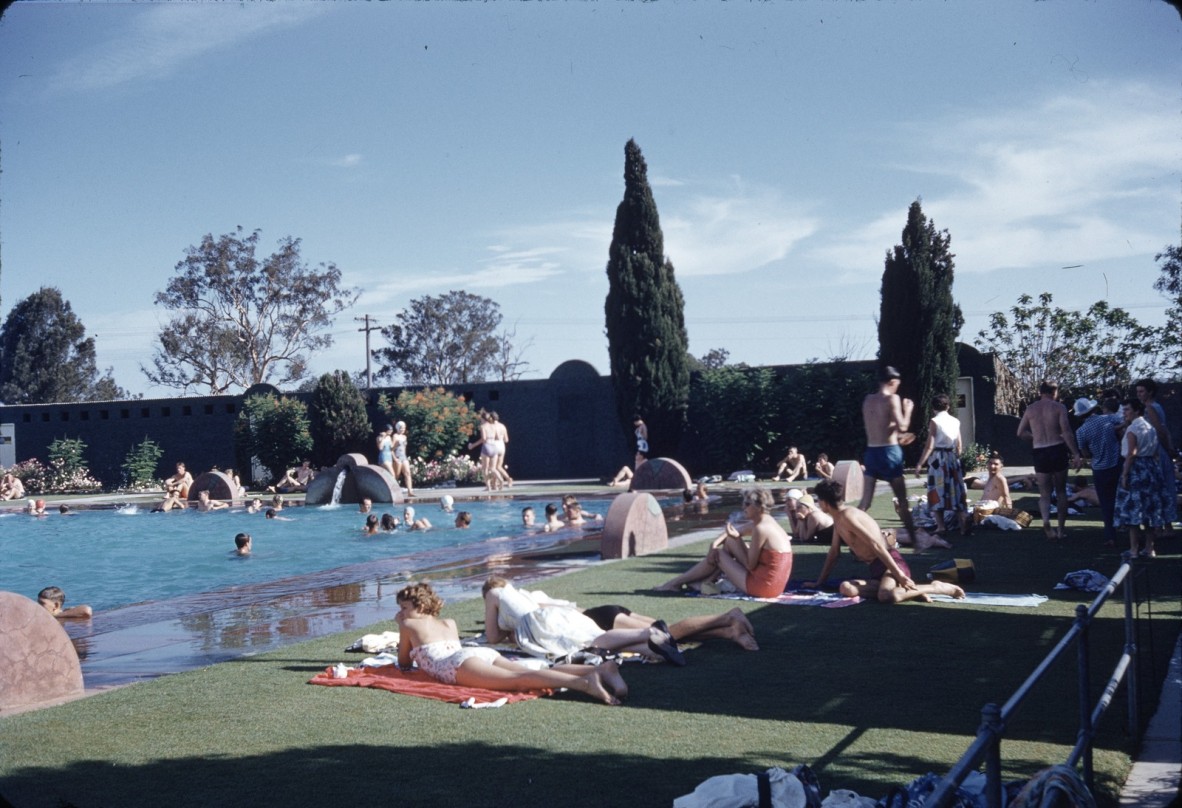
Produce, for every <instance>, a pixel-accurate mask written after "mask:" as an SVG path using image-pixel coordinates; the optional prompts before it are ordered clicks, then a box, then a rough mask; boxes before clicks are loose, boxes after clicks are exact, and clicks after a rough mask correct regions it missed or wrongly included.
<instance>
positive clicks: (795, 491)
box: [785, 488, 804, 499]
mask: <svg viewBox="0 0 1182 808" xmlns="http://www.w3.org/2000/svg"><path fill="white" fill-rule="evenodd" d="M785 496H786V497H788V499H800V498H801V497H803V496H804V492H803V491H801V490H800V489H799V488H789V489H788V493H787V494H785Z"/></svg>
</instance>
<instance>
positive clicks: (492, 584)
mask: <svg viewBox="0 0 1182 808" xmlns="http://www.w3.org/2000/svg"><path fill="white" fill-rule="evenodd" d="M483 594H484V633H485V636H486V637H487V638H488V641H489V642H491V643H496V642H500V641H501V640H502V639H506V638H508V639H511V640H513V641H514V642H516V643H517V645H518V647H520V648H521V650H523V651H525V652H526V653H527V654H532V655H533V656H538V657H548V658H552V659H560V658H562V657H565V656H569V655H571V654H573V653H575V652H576V651H581V650H583V649H584V648H602V649H603V650H605V651H621V652H623V651H628V652H631V653H636V654H640V655H642V656H645V657H648V658H649V659H652V660H661V659H664V660H665V661H667V662H672V663H673V664H674V665H684V664H685V657H684V656H682V654H681V649H679V648H678V647H677V643H676V642H675V641H674V639H673V636H672V635H671V633H670V632H669V627H668V626H666V625H665V623H664V622H663V621H660V620H658V621H656V622H655V623H653V624H652V625H647V626H644V627H635V628H634V627H629V628H612V629H607V630H605V629H603V628H600V626H599V625H598V624H597V623H596V622H595V620H593V619H592V618H590V617H588V616H586V615H585V614H583V613H582V612H581V611H579V609H578V608H577V607H576V606H575V605H574V604H573V603H571V602H570V601H565V600H555V599H553V598H550V597H548V596H547V595H546V593H545V592H528V591H526V590H524V589H518V588H517V587H515V586H513V584H511V583H510V582H509V581H507V580H505V579H504V578H499V577H497V576H495V575H494V576H492V577H491V578H489V579H488V580H487V581H485V582H484V588H483Z"/></svg>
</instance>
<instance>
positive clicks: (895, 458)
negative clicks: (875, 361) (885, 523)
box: [843, 365, 915, 536]
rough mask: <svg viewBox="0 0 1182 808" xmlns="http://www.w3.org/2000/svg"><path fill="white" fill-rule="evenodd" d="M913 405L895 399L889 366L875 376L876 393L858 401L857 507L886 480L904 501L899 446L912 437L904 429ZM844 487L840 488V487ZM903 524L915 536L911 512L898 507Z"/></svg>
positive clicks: (894, 377) (895, 381)
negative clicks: (861, 451)
mask: <svg viewBox="0 0 1182 808" xmlns="http://www.w3.org/2000/svg"><path fill="white" fill-rule="evenodd" d="M914 407H915V405H914V404H913V403H912V401H911V399H909V398H899V371H897V370H895V369H894V368H893V367H891V366H890V365H887V366H886V367H884V368H883V369H882V372H881V373H880V374H879V377H878V392H877V393H871V394H870V395H868V396H866V398H864V399H863V400H862V422H863V424H865V426H866V454H865V455H864V456H863V458H862V465H863V472H862V475H863V480H862V501H861V502H860V503H858V508H859V509H860V510H863V511H864V510H866V509H867V508H869V507H870V503H871V502H873V501H874V484H875V483H876V482H878V481H879V480H886V481H887V482H889V483H890V484H891V490H892V491H894V492H895V499H897V500H898V501H899V502H906V501H907V484H906V483H905V482H904V481H903V448H902V447H903V446H906V445H907V444H908V443H911V442H912V441H914V440H915V435H913V434H912V433H910V432H908V431H907V428H908V427H909V426H910V425H911V411H912V410H913V409H914ZM843 490H844V489H843ZM899 516H900V517H902V519H903V526H904V527H906V528H907V532H908V533H909V534H911V535H912V536H914V535H915V522H914V520H912V518H911V511H910V510H908V509H907V508H900V509H899Z"/></svg>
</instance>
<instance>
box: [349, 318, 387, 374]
mask: <svg viewBox="0 0 1182 808" xmlns="http://www.w3.org/2000/svg"><path fill="white" fill-rule="evenodd" d="M353 319H354V320H356V321H357V322H359V323H365V325H363V326H362V327H361V328H358V329H357V330H358V331H364V332H365V389H366V390H369V389H370V388H372V387H373V374H372V373H371V372H370V369H369V332H370V331H373V330H375V329H378V328H381V326H380V325H378V324H377V322H376V321H373V325H370V322H371V321H372V320H373V318H371V317H370V316H369V315H368V314H365V315H362V316H361V317H354V318H353Z"/></svg>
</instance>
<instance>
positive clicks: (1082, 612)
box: [1075, 603, 1093, 789]
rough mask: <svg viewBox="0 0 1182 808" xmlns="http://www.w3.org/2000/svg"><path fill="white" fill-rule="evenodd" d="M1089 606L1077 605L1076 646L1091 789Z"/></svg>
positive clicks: (1082, 732) (1086, 769)
mask: <svg viewBox="0 0 1182 808" xmlns="http://www.w3.org/2000/svg"><path fill="white" fill-rule="evenodd" d="M1090 623H1091V621H1090V620H1089V618H1088V607H1087V606H1084V605H1083V604H1082V603H1081V604H1079V605H1078V606H1076V607H1075V624H1076V625H1077V626H1078V627H1079V640H1078V641H1077V642H1078V645H1077V646H1076V650H1077V658H1078V659H1079V741H1080V742H1081V743H1082V744H1083V778H1084V782H1085V783H1087V786H1088V788H1089V789H1091V788H1092V787H1093V782H1092V780H1093V777H1092V707H1091V690H1092V687H1091V677H1090V676H1089V675H1088V666H1089V664H1090V654H1089V653H1088V650H1089V649H1088V634H1089V632H1088V628H1089V624H1090Z"/></svg>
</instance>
